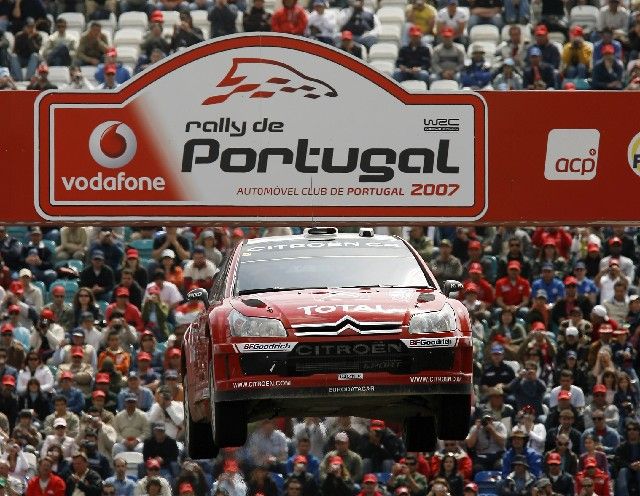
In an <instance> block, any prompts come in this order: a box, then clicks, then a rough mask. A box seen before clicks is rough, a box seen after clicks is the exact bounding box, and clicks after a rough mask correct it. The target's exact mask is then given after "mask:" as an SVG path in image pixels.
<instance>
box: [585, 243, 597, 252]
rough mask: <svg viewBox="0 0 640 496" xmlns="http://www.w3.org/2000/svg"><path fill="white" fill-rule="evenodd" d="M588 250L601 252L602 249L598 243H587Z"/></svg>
mask: <svg viewBox="0 0 640 496" xmlns="http://www.w3.org/2000/svg"><path fill="white" fill-rule="evenodd" d="M587 251H588V252H594V251H597V252H599V251H600V247H599V246H598V243H587Z"/></svg>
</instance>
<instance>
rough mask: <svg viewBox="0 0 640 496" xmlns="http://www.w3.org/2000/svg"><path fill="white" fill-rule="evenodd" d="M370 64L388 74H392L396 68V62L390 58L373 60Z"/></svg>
mask: <svg viewBox="0 0 640 496" xmlns="http://www.w3.org/2000/svg"><path fill="white" fill-rule="evenodd" d="M369 65H370V66H371V67H373V68H374V69H375V70H376V71H378V72H382V73H383V74H386V75H388V76H391V75H392V74H393V71H394V70H395V64H394V63H393V62H392V61H390V60H373V61H372V62H371V63H370V64H369Z"/></svg>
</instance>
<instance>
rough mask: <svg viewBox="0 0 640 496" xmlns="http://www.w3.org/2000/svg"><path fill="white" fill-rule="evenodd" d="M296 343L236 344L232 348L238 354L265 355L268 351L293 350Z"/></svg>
mask: <svg viewBox="0 0 640 496" xmlns="http://www.w3.org/2000/svg"><path fill="white" fill-rule="evenodd" d="M295 345H296V343H294V342H291V341H288V342H275V343H237V344H234V345H233V347H234V348H235V349H236V351H238V352H239V353H265V352H268V351H279V352H288V351H291V350H293V348H294V347H295Z"/></svg>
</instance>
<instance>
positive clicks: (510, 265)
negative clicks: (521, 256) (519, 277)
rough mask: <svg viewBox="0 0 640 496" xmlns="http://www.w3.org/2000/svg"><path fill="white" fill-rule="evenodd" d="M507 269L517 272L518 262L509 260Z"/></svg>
mask: <svg viewBox="0 0 640 496" xmlns="http://www.w3.org/2000/svg"><path fill="white" fill-rule="evenodd" d="M507 269H517V270H518V271H519V270H520V262H518V261H517V260H511V262H509V263H508V264H507Z"/></svg>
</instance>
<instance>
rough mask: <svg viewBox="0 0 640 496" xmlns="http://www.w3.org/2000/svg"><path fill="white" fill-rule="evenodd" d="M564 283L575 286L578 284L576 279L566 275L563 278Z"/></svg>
mask: <svg viewBox="0 0 640 496" xmlns="http://www.w3.org/2000/svg"><path fill="white" fill-rule="evenodd" d="M564 285H565V286H571V285H573V286H577V285H578V280H577V279H576V278H575V277H573V276H567V277H565V278H564Z"/></svg>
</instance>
